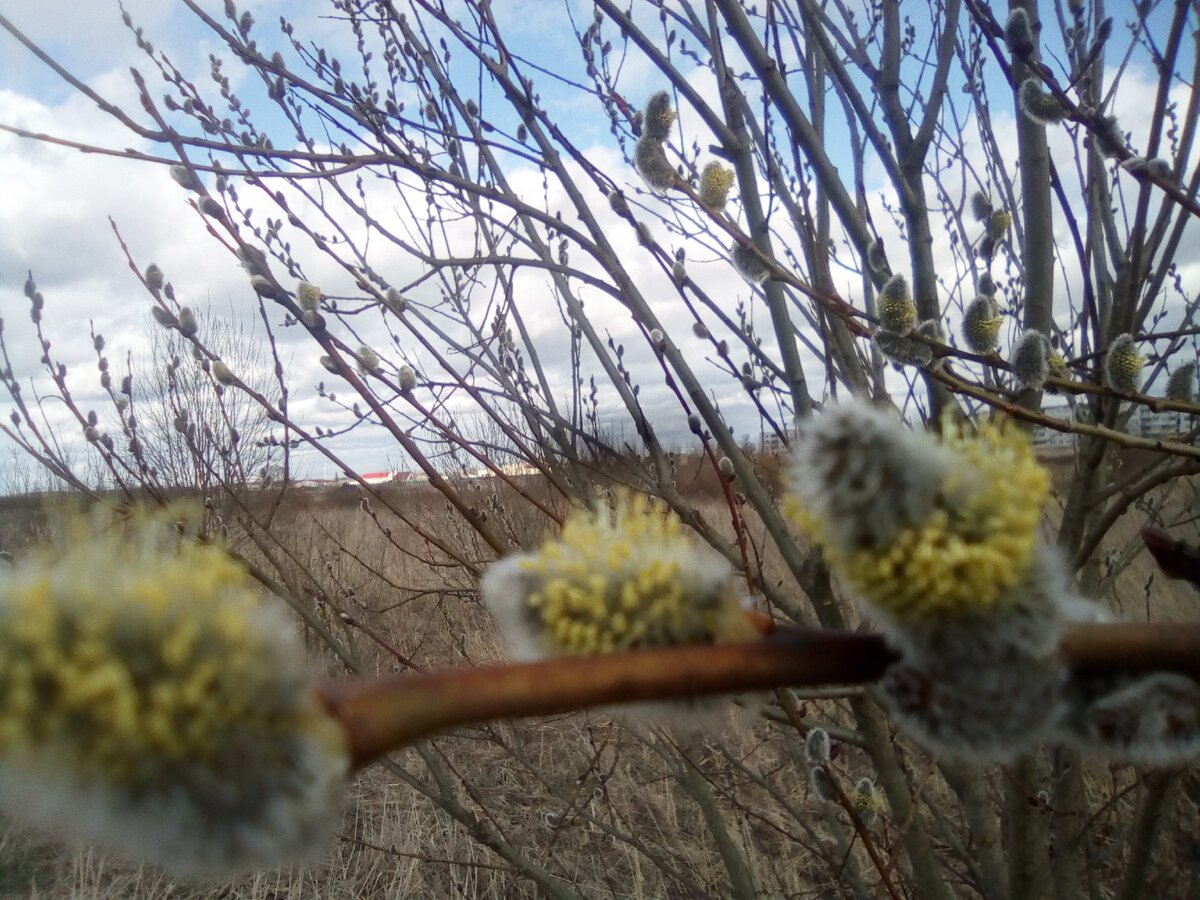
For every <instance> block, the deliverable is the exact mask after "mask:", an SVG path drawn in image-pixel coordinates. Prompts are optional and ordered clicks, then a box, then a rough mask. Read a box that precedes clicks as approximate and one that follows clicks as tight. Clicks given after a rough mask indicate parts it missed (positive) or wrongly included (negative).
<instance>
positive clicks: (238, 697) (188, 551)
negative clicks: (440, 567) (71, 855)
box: [0, 515, 348, 874]
mask: <svg viewBox="0 0 1200 900" xmlns="http://www.w3.org/2000/svg"><path fill="white" fill-rule="evenodd" d="M98 572H103V573H105V577H104V578H102V579H99V578H97V577H96V574H97V573H98ZM312 674H313V673H312V672H311V670H310V667H309V664H308V662H307V661H306V659H305V656H304V651H303V645H302V644H301V642H300V640H299V637H298V635H297V634H296V632H295V629H294V627H293V626H292V625H291V624H290V623H289V622H288V621H287V620H286V619H285V618H284V616H283V615H282V614H281V613H280V612H279V611H277V610H275V609H272V608H268V607H267V606H265V605H263V604H262V603H261V602H260V601H259V599H258V597H257V595H256V592H255V590H254V589H253V587H252V585H251V582H250V580H249V578H248V576H247V575H246V573H245V571H244V570H243V569H242V567H241V566H240V565H238V564H237V563H235V562H234V561H233V560H232V559H230V558H229V556H227V555H226V554H225V553H224V552H222V551H221V550H220V549H219V548H217V547H215V546H211V545H202V544H200V543H198V542H196V541H195V540H191V539H187V538H184V537H183V536H182V535H181V534H180V532H179V530H178V529H177V525H176V522H175V521H174V518H173V517H172V518H164V517H163V516H161V515H159V516H151V517H147V518H143V519H139V520H137V521H135V522H134V523H133V524H132V525H131V526H129V527H128V528H124V527H121V526H119V525H108V526H107V527H105V528H89V527H87V526H86V525H84V524H81V523H75V524H74V525H72V526H71V528H70V530H69V532H68V535H67V542H66V545H65V547H64V548H63V549H61V550H60V551H57V552H56V553H51V552H49V551H46V552H44V553H42V554H40V555H34V556H31V557H30V558H28V559H26V560H24V561H22V562H20V563H18V564H17V565H16V566H14V567H13V568H12V569H10V570H8V571H7V572H5V573H4V577H3V579H0V803H2V804H3V805H4V807H6V808H7V810H8V811H9V812H10V813H11V814H12V815H14V816H16V817H19V818H21V819H23V820H25V821H27V822H29V823H31V824H33V825H35V826H37V827H41V828H45V829H47V830H50V831H53V832H56V833H58V834H61V835H63V836H64V837H67V838H70V839H74V840H79V841H85V842H90V843H95V844H98V845H101V846H103V847H105V848H107V849H110V850H113V851H117V852H119V853H122V854H124V855H125V856H128V857H132V858H136V859H144V860H149V861H152V862H155V863H158V864H161V865H163V866H165V867H167V868H169V869H171V870H173V871H175V872H179V873H185V874H186V873H210V874H219V873H220V874H224V873H230V872H237V871H244V870H248V869H251V868H255V867H261V866H266V865H277V864H279V863H282V862H289V861H294V860H297V859H301V858H305V857H310V856H312V855H313V854H314V853H315V852H319V851H320V850H321V848H322V847H323V846H324V845H325V842H326V840H327V839H328V836H329V835H330V833H331V832H332V828H333V826H334V825H335V824H336V820H337V817H338V810H339V806H340V797H341V793H342V785H343V781H344V778H345V776H346V773H347V769H348V756H347V750H346V745H345V738H344V735H343V732H342V730H341V727H340V726H339V725H338V723H337V722H336V721H335V720H334V719H333V718H332V717H330V716H329V715H328V714H327V713H326V712H325V710H324V708H323V706H322V705H321V703H320V702H319V700H318V697H317V695H316V693H315V691H314V685H313V682H312V680H311V679H312Z"/></svg>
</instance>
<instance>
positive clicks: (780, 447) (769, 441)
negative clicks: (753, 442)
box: [759, 431, 796, 453]
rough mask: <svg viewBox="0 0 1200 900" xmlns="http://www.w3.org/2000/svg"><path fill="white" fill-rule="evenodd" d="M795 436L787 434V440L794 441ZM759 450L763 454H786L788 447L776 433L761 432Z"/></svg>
mask: <svg viewBox="0 0 1200 900" xmlns="http://www.w3.org/2000/svg"><path fill="white" fill-rule="evenodd" d="M795 438H796V435H795V434H789V435H788V436H787V440H789V441H794V440H795ZM759 449H760V450H762V452H763V453H787V452H788V445H787V444H786V443H784V438H782V437H780V436H779V433H778V432H776V431H767V432H763V435H762V439H761V440H760V441H759Z"/></svg>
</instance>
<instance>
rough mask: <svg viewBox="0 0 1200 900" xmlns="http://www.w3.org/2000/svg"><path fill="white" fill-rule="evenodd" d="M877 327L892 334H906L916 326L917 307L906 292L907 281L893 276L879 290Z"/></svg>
mask: <svg viewBox="0 0 1200 900" xmlns="http://www.w3.org/2000/svg"><path fill="white" fill-rule="evenodd" d="M876 306H877V309H878V312H879V327H880V328H883V329H885V330H887V331H890V332H892V333H893V334H907V333H908V331H909V330H910V329H911V328H912V327H913V326H914V325H916V324H917V307H916V306H915V305H914V304H913V301H912V294H910V293H909V290H908V279H906V278H905V277H904V276H903V275H899V274H897V275H893V276H892V277H891V278H889V279H888V280H887V281H886V282H884V285H883V287H882V288H880V289H879V301H878V303H877V304H876Z"/></svg>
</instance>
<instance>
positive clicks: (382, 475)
mask: <svg viewBox="0 0 1200 900" xmlns="http://www.w3.org/2000/svg"><path fill="white" fill-rule="evenodd" d="M399 474H400V473H399V472H393V471H392V470H391V469H384V470H382V471H380V472H363V473H362V474H361V475H359V476H358V477H359V478H361V479H362V480H363V481H365V482H366V483H367V484H387V483H388V482H390V481H395V480H396V476H397V475H399Z"/></svg>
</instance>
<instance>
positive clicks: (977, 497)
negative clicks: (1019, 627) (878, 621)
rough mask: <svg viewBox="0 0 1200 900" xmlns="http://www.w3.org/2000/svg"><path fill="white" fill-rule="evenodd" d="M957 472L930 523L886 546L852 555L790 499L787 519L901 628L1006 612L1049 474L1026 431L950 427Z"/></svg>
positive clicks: (947, 439) (942, 489) (944, 485)
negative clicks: (910, 623) (911, 623)
mask: <svg viewBox="0 0 1200 900" xmlns="http://www.w3.org/2000/svg"><path fill="white" fill-rule="evenodd" d="M942 440H943V443H944V444H945V445H946V446H947V447H949V448H950V449H952V450H954V451H955V453H956V454H957V455H958V457H959V464H958V465H956V466H953V467H951V468H950V469H949V471H948V473H947V475H946V476H945V477H944V478H943V479H942V482H941V484H940V485H939V490H938V496H939V499H938V503H937V504H936V505H935V507H934V509H933V511H932V512H931V514H930V515H929V516H928V518H927V519H926V521H924V522H923V523H921V524H920V525H918V526H911V527H907V528H904V529H902V530H901V531H900V532H899V533H898V534H897V536H896V537H895V539H894V540H893V541H891V543H890V544H889V545H887V546H885V547H882V548H868V549H864V548H848V547H842V546H839V545H838V544H837V543H836V542H833V541H831V540H830V539H829V530H828V523H825V522H822V521H820V520H819V519H817V517H815V516H813V515H811V514H810V513H809V512H808V511H807V510H805V509H804V508H802V507H801V506H800V504H799V502H798V501H797V500H795V499H794V498H789V500H788V501H787V503H786V505H785V511H786V512H787V513H788V514H789V515H790V516H791V518H792V519H793V520H794V521H795V522H796V523H797V524H798V525H799V527H800V528H801V530H803V531H804V532H806V533H807V534H808V535H809V536H810V537H811V538H812V540H813V541H814V542H815V543H817V544H819V545H820V546H821V547H822V548H823V549H824V551H825V554H826V558H827V559H828V560H829V562H830V563H831V564H832V565H833V567H834V568H835V569H836V570H837V571H838V573H839V574H840V575H841V577H842V578H843V579H845V580H846V582H847V583H848V584H849V585H850V586H851V587H852V588H853V589H854V590H855V591H857V592H859V593H860V594H861V595H862V596H863V597H864V598H866V599H867V600H869V601H870V602H871V603H872V604H873V605H875V606H876V607H878V608H879V609H881V610H883V611H885V612H886V613H888V614H890V615H891V616H893V617H895V618H896V619H897V620H899V621H905V620H921V619H937V618H945V617H952V616H954V615H955V614H956V613H963V614H968V613H970V614H973V613H977V612H979V611H981V610H986V609H988V608H991V607H993V606H995V605H996V604H1002V603H1004V602H1005V600H1006V598H1009V597H1011V596H1012V594H1011V591H1010V589H1011V588H1012V587H1013V586H1014V585H1015V584H1016V583H1017V582H1018V581H1019V580H1020V579H1021V577H1022V576H1023V575H1024V573H1025V571H1026V569H1027V567H1028V565H1029V561H1030V558H1031V556H1032V554H1033V550H1034V545H1035V542H1036V541H1037V529H1038V523H1039V521H1040V518H1041V510H1042V506H1043V504H1044V502H1045V499H1046V496H1047V493H1048V491H1049V476H1048V475H1047V473H1046V471H1045V469H1043V468H1042V467H1041V466H1040V465H1038V463H1037V460H1036V459H1035V458H1034V455H1033V450H1032V447H1031V446H1030V444H1029V441H1028V439H1027V438H1026V437H1025V436H1024V435H1023V434H1021V433H1020V432H1019V431H1017V430H1016V429H1004V428H999V427H996V426H994V425H990V424H986V425H983V426H981V427H980V429H979V431H978V432H977V433H974V434H972V433H968V432H965V431H961V430H959V429H957V428H955V427H953V426H949V425H948V426H947V429H946V432H945V435H944V437H943V439H942Z"/></svg>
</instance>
